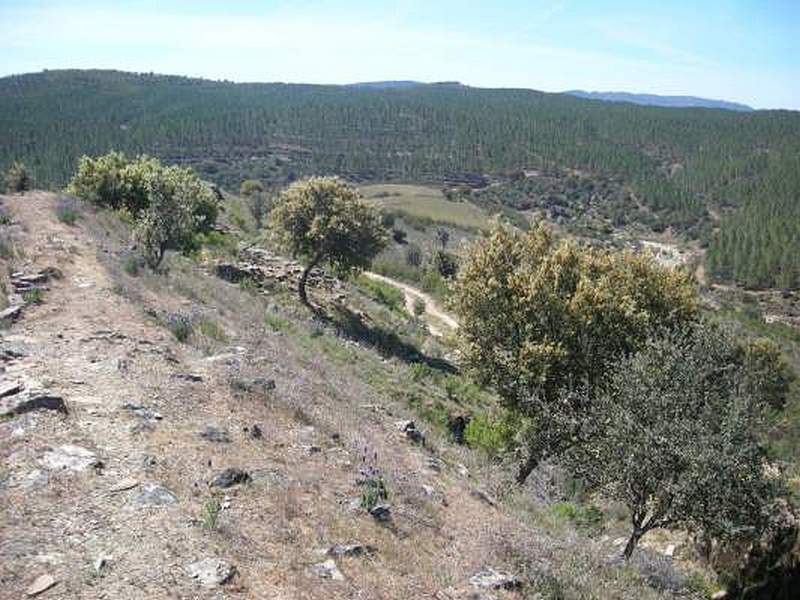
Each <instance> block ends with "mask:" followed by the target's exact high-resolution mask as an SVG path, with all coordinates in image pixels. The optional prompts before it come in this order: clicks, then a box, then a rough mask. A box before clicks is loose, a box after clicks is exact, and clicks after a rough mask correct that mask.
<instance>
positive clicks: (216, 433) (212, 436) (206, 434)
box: [199, 426, 231, 444]
mask: <svg viewBox="0 0 800 600" xmlns="http://www.w3.org/2000/svg"><path fill="white" fill-rule="evenodd" d="M199 435H200V437H201V438H203V439H204V440H207V441H209V442H214V443H216V444H230V442H231V438H230V436H229V435H228V432H227V431H225V430H224V429H217V428H216V427H211V426H208V427H206V428H205V429H204V430H203V431H201V432H200V434H199Z"/></svg>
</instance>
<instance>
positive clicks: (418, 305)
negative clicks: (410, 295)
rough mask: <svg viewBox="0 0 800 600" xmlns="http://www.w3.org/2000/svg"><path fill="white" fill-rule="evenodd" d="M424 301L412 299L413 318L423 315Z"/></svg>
mask: <svg viewBox="0 0 800 600" xmlns="http://www.w3.org/2000/svg"><path fill="white" fill-rule="evenodd" d="M425 309H426V306H425V300H423V299H422V298H415V299H414V316H415V317H421V316H422V315H424V314H425Z"/></svg>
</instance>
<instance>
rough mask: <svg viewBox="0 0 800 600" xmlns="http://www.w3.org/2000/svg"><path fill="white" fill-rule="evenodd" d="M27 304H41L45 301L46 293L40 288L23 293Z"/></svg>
mask: <svg viewBox="0 0 800 600" xmlns="http://www.w3.org/2000/svg"><path fill="white" fill-rule="evenodd" d="M22 298H23V300H25V304H41V303H42V302H44V293H43V292H42V290H40V289H39V288H33V289H32V290H29V291H27V292H25V293H24V294H22Z"/></svg>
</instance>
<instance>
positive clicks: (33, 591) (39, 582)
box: [26, 575, 58, 598]
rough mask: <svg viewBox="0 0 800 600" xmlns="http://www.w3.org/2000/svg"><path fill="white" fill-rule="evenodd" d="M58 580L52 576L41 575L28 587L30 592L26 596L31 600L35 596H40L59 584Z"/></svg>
mask: <svg viewBox="0 0 800 600" xmlns="http://www.w3.org/2000/svg"><path fill="white" fill-rule="evenodd" d="M57 583H58V581H56V578H55V577H53V576H52V575H39V577H37V578H36V580H35V581H34V582H33V583H32V584H31V585H30V587H28V591H27V592H26V594H27V595H28V597H29V598H32V597H33V596H38V595H39V594H41V593H42V592H46V591H47V590H49V589H50V588H51V587H53V586H54V585H55V584H57Z"/></svg>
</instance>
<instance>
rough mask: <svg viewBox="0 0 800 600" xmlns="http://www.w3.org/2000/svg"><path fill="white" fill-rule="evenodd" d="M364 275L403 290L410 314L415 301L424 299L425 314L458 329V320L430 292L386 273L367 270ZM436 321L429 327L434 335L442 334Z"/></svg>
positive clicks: (412, 312) (412, 311)
mask: <svg viewBox="0 0 800 600" xmlns="http://www.w3.org/2000/svg"><path fill="white" fill-rule="evenodd" d="M364 275H366V276H367V277H369V278H370V279H373V280H375V281H380V282H382V283H387V284H389V285H392V286H394V287H396V288H398V289H400V290H402V292H403V294H404V295H405V301H406V310H407V311H408V313H409V314H411V315H413V314H414V303H415V302H416V301H417V300H422V301H423V302H424V303H425V314H426V315H427V316H428V317H432V318H433V319H435V320H436V321H438V322H440V323H443V324H444V325H446V326H447V327H449V328H450V329H458V321H456V320H455V319H454V318H453V317H452V316H451V315H449V314H447V313H446V312H444V311H443V310H442V309H441V308H439V305H438V304H437V303H436V301H435V300H434V299H433V298H432V297H431V296H430V294H426V293H425V292H423V291H421V290H418V289H417V288H415V287H413V286H410V285H408V284H406V283H403V282H402V281H398V280H396V279H392V278H391V277H386V276H385V275H378V274H377V273H373V272H371V271H367V272H365V273H364ZM436 321H435V322H436ZM435 322H434V323H433V324H431V323H429V324H428V327H429V329H430V331H431V333H432V334H433V335H438V336H441V335H442V332H441V330H439V329H438V328H437V327H436V324H435Z"/></svg>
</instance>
